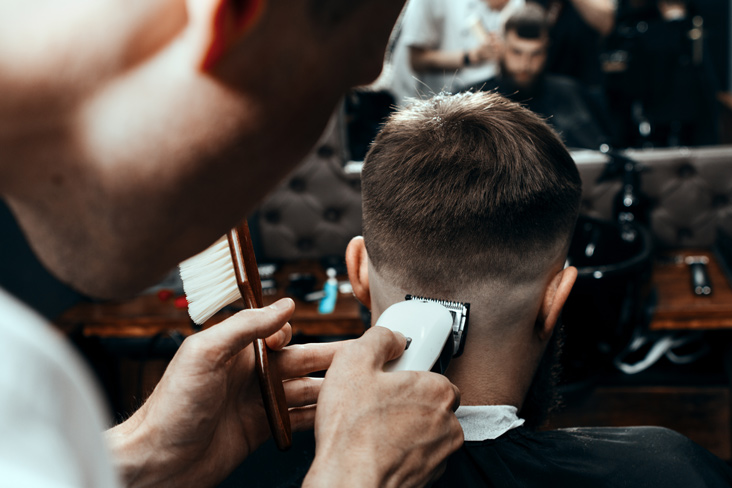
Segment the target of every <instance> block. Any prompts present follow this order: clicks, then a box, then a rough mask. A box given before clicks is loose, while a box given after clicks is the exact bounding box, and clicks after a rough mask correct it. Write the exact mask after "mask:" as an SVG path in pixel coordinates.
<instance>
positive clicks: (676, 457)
mask: <svg viewBox="0 0 732 488" xmlns="http://www.w3.org/2000/svg"><path fill="white" fill-rule="evenodd" d="M314 455H315V441H314V439H313V434H312V432H294V433H293V445H292V448H291V449H290V450H288V451H286V452H280V451H278V450H277V448H276V447H275V445H274V443H273V442H272V441H271V440H270V441H268V442H267V443H266V444H265V445H263V446H262V447H261V448H260V449H258V450H257V451H255V452H254V453H252V455H251V456H249V458H247V459H246V460H245V461H244V463H243V464H242V465H241V466H239V468H237V469H236V470H235V471H234V473H232V475H231V476H230V477H229V478H227V479H226V480H225V481H224V482H223V483H222V484H220V485H219V488H239V487H247V488H258V487H261V488H265V487H266V488H273V487H280V488H284V487H288V488H291V487H292V488H294V487H300V486H301V485H302V481H303V478H304V477H305V474H306V473H307V470H308V468H309V467H310V463H311V462H312V460H313V457H314ZM433 486H435V487H496V488H506V487H511V488H524V487H532V488H535V487H541V488H544V487H548V488H554V487H557V488H573V487H581V488H604V487H613V488H636V487H639V488H656V487H659V488H676V487H679V488H682V487H683V488H702V487H730V486H732V470H731V469H730V467H728V466H727V465H726V464H725V463H724V462H722V461H721V460H720V459H719V458H717V457H715V456H714V455H713V454H711V453H710V452H709V451H707V450H705V449H704V448H702V447H700V446H699V445H697V444H695V443H694V442H692V441H691V440H689V439H688V438H686V437H684V436H683V435H681V434H677V433H676V432H674V431H672V430H668V429H664V428H660V427H627V428H608V427H596V428H595V427H587V428H576V429H561V430H552V431H543V432H537V431H533V430H529V429H527V428H525V427H519V428H517V429H513V430H510V431H508V432H506V433H505V434H503V435H502V436H501V437H499V438H498V439H495V440H487V441H482V442H465V444H463V447H462V448H461V449H460V450H459V451H457V452H456V453H455V454H453V455H452V456H451V457H450V458H449V459H448V462H447V468H446V470H445V474H444V475H443V476H442V478H440V480H439V481H437V483H435V484H434V485H433Z"/></svg>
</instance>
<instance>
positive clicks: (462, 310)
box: [404, 295, 470, 357]
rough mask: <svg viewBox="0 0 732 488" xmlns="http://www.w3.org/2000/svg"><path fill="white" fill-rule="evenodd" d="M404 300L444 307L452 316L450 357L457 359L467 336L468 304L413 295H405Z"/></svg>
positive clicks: (463, 347)
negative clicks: (451, 348) (452, 345)
mask: <svg viewBox="0 0 732 488" xmlns="http://www.w3.org/2000/svg"><path fill="white" fill-rule="evenodd" d="M404 299H405V300H417V301H420V302H432V303H437V304H439V305H442V306H443V307H445V308H446V309H447V310H448V311H449V312H450V314H451V315H452V338H453V344H454V347H453V352H452V356H453V357H458V356H460V355H461V354H462V353H463V349H465V337H467V334H468V318H469V315H470V304H469V303H467V302H466V303H463V302H456V301H451V300H440V299H437V298H427V297H419V296H415V295H407V296H405V297H404Z"/></svg>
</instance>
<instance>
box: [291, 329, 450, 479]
mask: <svg viewBox="0 0 732 488" xmlns="http://www.w3.org/2000/svg"><path fill="white" fill-rule="evenodd" d="M405 344H406V340H405V338H404V337H403V336H401V335H399V334H394V333H393V332H391V331H390V330H388V329H385V328H383V327H373V328H371V329H369V330H368V331H367V332H366V333H365V334H364V336H363V337H362V338H360V339H358V340H356V341H353V342H350V343H346V344H344V345H343V346H342V347H341V349H340V350H339V351H338V352H337V353H336V355H335V357H334V358H333V363H332V365H331V367H330V369H329V370H328V372H327V374H326V376H325V381H324V383H323V385H322V390H321V392H320V397H319V398H318V407H317V413H316V419H315V441H316V451H315V460H314V461H313V464H312V466H311V469H310V471H309V472H308V475H307V477H306V478H305V483H304V484H303V486H304V487H330V486H349V487H377V486H379V487H382V486H387V487H411V486H424V485H426V484H427V483H429V482H431V481H434V480H435V479H436V478H437V477H439V475H441V474H442V472H443V471H444V461H445V459H446V458H447V456H449V455H450V454H452V453H453V452H454V451H456V450H457V449H458V448H459V447H460V446H461V445H462V443H463V431H462V429H461V427H460V424H459V423H458V421H457V418H456V417H455V414H454V413H453V412H454V410H455V409H456V408H457V407H458V404H459V403H460V393H459V391H458V389H457V387H455V386H454V385H453V384H452V383H450V381H449V380H448V379H447V378H445V377H444V376H441V375H438V374H436V373H429V372H415V371H399V372H391V373H385V372H384V371H383V367H384V363H386V362H387V361H389V360H391V359H394V358H397V357H399V356H400V355H401V354H402V352H403V351H404V347H405Z"/></svg>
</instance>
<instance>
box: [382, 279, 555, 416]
mask: <svg viewBox="0 0 732 488" xmlns="http://www.w3.org/2000/svg"><path fill="white" fill-rule="evenodd" d="M380 281H381V280H378V279H377V280H376V282H373V281H372V286H371V294H372V295H371V296H372V312H373V317H372V323H373V324H375V323H376V321H377V320H378V317H379V315H380V314H381V313H382V312H383V311H384V310H385V309H386V308H388V307H389V306H390V305H392V304H393V303H396V302H399V301H402V300H404V295H405V293H411V294H415V295H422V293H419V291H418V290H409V291H405V290H402V289H400V288H397V287H392V286H390V285H389V284H384V283H383V282H382V283H380ZM488 288H490V287H488ZM495 292H496V290H495V289H488V290H486V289H481V290H475V291H472V292H471V291H464V292H461V293H458V294H456V295H455V296H436V297H432V298H439V299H446V300H454V301H460V302H468V303H470V304H471V307H470V320H469V324H468V333H467V339H466V343H465V350H464V352H463V354H462V355H461V356H460V357H457V358H453V359H452V360H451V361H450V366H449V368H448V370H447V373H446V376H447V377H448V378H449V379H450V381H452V382H453V383H454V384H455V385H456V386H457V387H458V388H459V389H460V395H461V405H514V406H516V407H518V408H519V409H520V408H521V406H522V404H523V400H524V398H525V396H526V393H527V391H528V389H529V386H530V384H531V380H532V379H533V377H534V373H535V371H536V368H537V365H538V364H539V360H540V359H541V356H542V354H543V352H544V346H545V344H544V343H543V342H542V341H541V340H539V339H538V338H537V336H536V334H535V331H534V324H535V321H536V317H537V316H538V313H539V301H537V300H536V291H535V290H533V289H524V290H518V291H517V290H516V289H514V291H512V292H511V294H512V296H506V295H507V293H495ZM428 296H429V295H428ZM491 297H493V298H491Z"/></svg>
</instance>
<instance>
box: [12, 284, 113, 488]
mask: <svg viewBox="0 0 732 488" xmlns="http://www.w3.org/2000/svg"><path fill="white" fill-rule="evenodd" d="M103 405H104V403H103V401H102V397H101V395H100V393H99V390H98V389H97V388H96V387H95V383H94V381H93V376H92V374H91V372H90V371H89V369H88V368H87V366H86V364H85V363H84V362H83V360H82V358H81V357H80V356H79V355H78V354H77V353H76V351H74V350H73V348H72V347H71V345H70V344H69V343H68V342H67V340H66V338H65V337H63V335H61V334H60V333H59V332H58V331H56V330H55V329H54V328H53V327H52V326H51V325H50V324H49V323H48V322H46V321H45V320H44V319H43V318H42V317H41V316H39V315H37V314H36V313H35V312H33V311H32V310H30V309H29V308H28V307H27V306H25V305H24V304H22V303H21V302H20V301H18V300H17V299H15V298H14V297H12V296H10V295H9V294H8V293H7V292H5V291H4V290H2V289H0V473H1V474H0V484H2V485H3V486H14V487H16V486H17V487H31V488H35V487H38V488H48V487H74V488H77V487H89V488H108V487H109V488H114V487H118V486H120V484H119V481H118V480H117V476H116V473H115V471H114V468H113V466H112V464H111V461H110V456H109V454H108V451H107V448H106V445H105V443H104V439H103V436H102V431H103V430H104V429H105V424H107V422H105V420H106V419H105V415H104V413H103V412H104V411H105V410H104V407H103Z"/></svg>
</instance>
